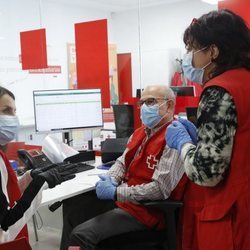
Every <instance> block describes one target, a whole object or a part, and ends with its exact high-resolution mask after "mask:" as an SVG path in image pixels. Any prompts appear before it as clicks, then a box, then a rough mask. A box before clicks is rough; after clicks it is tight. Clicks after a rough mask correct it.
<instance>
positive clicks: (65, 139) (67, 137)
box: [62, 131, 73, 146]
mask: <svg viewBox="0 0 250 250" xmlns="http://www.w3.org/2000/svg"><path fill="white" fill-rule="evenodd" d="M62 137H63V142H64V143H66V144H68V145H69V146H72V141H73V137H72V132H71V131H68V132H63V133H62Z"/></svg>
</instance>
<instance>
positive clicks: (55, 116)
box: [33, 89, 103, 132]
mask: <svg viewBox="0 0 250 250" xmlns="http://www.w3.org/2000/svg"><path fill="white" fill-rule="evenodd" d="M33 100H34V113H35V128H36V131H37V132H49V131H63V130H70V129H80V128H93V127H103V114H102V99H101V90H100V89H60V90H37V91H33Z"/></svg>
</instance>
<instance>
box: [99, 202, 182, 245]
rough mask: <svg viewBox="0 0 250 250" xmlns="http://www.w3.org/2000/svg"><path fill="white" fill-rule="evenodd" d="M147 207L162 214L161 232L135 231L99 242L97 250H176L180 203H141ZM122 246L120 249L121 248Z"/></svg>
mask: <svg viewBox="0 0 250 250" xmlns="http://www.w3.org/2000/svg"><path fill="white" fill-rule="evenodd" d="M142 204H143V205H145V206H147V207H153V208H158V209H160V210H161V211H162V212H163V213H164V217H165V221H166V228H165V229H164V230H161V231H156V230H149V231H137V232H128V233H124V234H120V235H116V236H113V237H110V238H108V239H105V240H103V241H101V242H100V243H99V244H98V249H100V250H105V249H115V250H119V249H122V247H129V246H131V247H138V249H139V248H140V249H146V248H147V247H149V248H150V247H152V248H154V249H158V250H176V249H177V233H176V225H177V221H178V213H179V209H180V207H182V205H183V204H182V202H180V201H172V200H162V201H146V202H142ZM121 246H122V247H121Z"/></svg>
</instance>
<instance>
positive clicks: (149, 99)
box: [137, 97, 167, 108]
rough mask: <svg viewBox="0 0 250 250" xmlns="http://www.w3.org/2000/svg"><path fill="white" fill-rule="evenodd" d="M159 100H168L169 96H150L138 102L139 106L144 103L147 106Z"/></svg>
mask: <svg viewBox="0 0 250 250" xmlns="http://www.w3.org/2000/svg"><path fill="white" fill-rule="evenodd" d="M158 100H165V101H167V98H160V97H150V98H147V99H145V100H139V101H138V102H137V106H138V107H139V108H140V107H141V106H142V105H143V104H144V103H145V105H146V106H148V107H149V106H153V105H155V104H157V103H158Z"/></svg>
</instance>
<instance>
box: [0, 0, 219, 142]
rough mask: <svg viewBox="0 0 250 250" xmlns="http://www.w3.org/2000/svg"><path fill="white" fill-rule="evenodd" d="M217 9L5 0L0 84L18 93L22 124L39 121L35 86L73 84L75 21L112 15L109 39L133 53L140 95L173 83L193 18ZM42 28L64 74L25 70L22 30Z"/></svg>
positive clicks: (1, 2) (0, 7)
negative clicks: (70, 57)
mask: <svg viewBox="0 0 250 250" xmlns="http://www.w3.org/2000/svg"><path fill="white" fill-rule="evenodd" d="M40 3H41V5H40ZM216 8H217V6H216V5H208V4H205V3H202V2H201V1H199V0H189V1H188V2H178V3H176V4H163V5H160V6H156V7H150V8H144V9H141V10H140V13H139V12H138V9H136V10H127V11H124V12H117V13H113V12H110V11H104V10H98V9H93V8H86V7H83V6H74V5H71V4H58V3H56V1H50V0H46V1H45V0H44V1H40V0H22V1H19V0H0V28H1V30H0V46H1V52H0V84H1V85H2V86H4V87H7V88H9V89H10V90H11V91H13V92H14V94H15V95H16V105H17V114H18V116H19V117H20V120H21V124H22V125H32V124H34V114H33V99H32V91H33V90H37V89H63V88H68V72H67V71H68V70H67V48H66V44H67V43H74V24H75V23H79V22H85V21H92V20H97V19H108V41H109V43H115V44H117V49H118V53H127V52H130V53H132V81H133V93H134V96H135V93H136V92H135V91H136V89H137V88H143V87H144V86H146V85H148V84H169V82H170V79H171V77H172V75H173V72H174V71H176V68H177V65H176V62H175V59H176V58H177V57H180V56H181V54H182V52H183V51H184V46H183V43H182V35H183V32H184V29H185V28H186V27H187V26H188V25H189V24H190V22H191V20H192V19H193V17H199V16H200V15H201V14H203V13H206V12H208V11H210V10H212V9H216ZM139 14H140V18H139ZM41 27H42V28H46V37H47V55H48V64H49V65H60V66H61V67H62V73H61V74H29V73H28V72H27V71H23V70H22V69H21V64H20V62H19V58H18V56H19V54H20V51H21V49H20V37H19V33H20V32H21V31H26V30H33V29H39V28H41ZM139 33H140V36H139ZM32 129H33V127H30V126H29V127H28V128H27V131H25V129H24V128H23V129H22V133H21V134H20V136H19V137H20V138H22V139H23V138H24V139H25V140H28V142H29V143H31V142H30V140H29V138H30V135H31V134H32ZM32 135H34V134H32ZM39 138H43V136H42V137H39V136H38V137H37V140H38V141H40V139H39ZM37 140H36V138H35V139H34V141H36V142H37Z"/></svg>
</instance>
